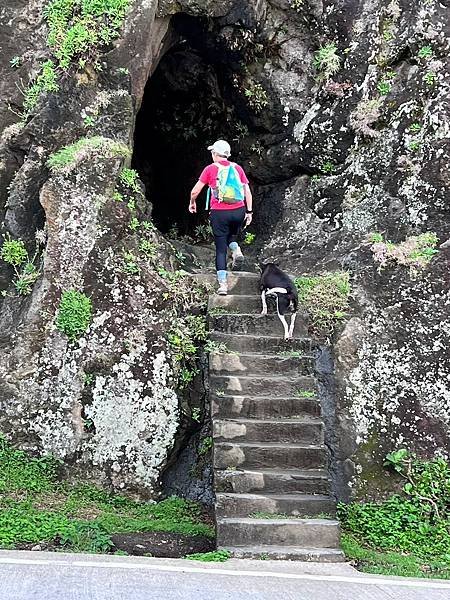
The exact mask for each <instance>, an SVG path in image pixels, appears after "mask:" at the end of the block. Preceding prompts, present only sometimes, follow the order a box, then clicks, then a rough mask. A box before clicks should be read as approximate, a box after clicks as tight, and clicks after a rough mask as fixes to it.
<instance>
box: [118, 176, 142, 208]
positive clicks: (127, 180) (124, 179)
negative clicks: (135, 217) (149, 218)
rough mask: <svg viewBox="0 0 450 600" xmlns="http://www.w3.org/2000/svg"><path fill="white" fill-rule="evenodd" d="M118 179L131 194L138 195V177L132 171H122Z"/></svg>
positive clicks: (139, 189)
mask: <svg viewBox="0 0 450 600" xmlns="http://www.w3.org/2000/svg"><path fill="white" fill-rule="evenodd" d="M119 179H120V182H121V183H123V185H125V186H126V187H128V188H129V189H130V190H131V191H132V192H135V193H136V194H138V193H139V192H140V191H141V188H140V187H139V175H138V172H137V171H135V170H134V169H122V172H121V173H120V176H119ZM130 210H131V208H130Z"/></svg>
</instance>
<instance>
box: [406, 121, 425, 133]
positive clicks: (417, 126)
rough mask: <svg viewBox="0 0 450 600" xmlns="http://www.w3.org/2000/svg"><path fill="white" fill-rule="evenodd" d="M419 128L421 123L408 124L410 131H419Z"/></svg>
mask: <svg viewBox="0 0 450 600" xmlns="http://www.w3.org/2000/svg"><path fill="white" fill-rule="evenodd" d="M421 129H422V125H421V124H420V123H411V125H410V126H409V131H410V132H411V133H419V131H420V130H421Z"/></svg>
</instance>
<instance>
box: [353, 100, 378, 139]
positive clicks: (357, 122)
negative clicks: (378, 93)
mask: <svg viewBox="0 0 450 600" xmlns="http://www.w3.org/2000/svg"><path fill="white" fill-rule="evenodd" d="M380 116H381V101H380V99H379V98H374V99H372V100H363V101H361V102H360V103H359V104H358V106H357V107H356V109H355V110H354V111H353V112H352V113H351V115H350V125H351V126H352V127H353V129H354V130H355V132H356V133H360V134H362V135H364V136H367V137H372V138H376V137H379V136H380V135H381V134H380V132H379V131H376V130H375V129H374V128H373V127H372V125H374V124H375V123H376V122H377V121H378V119H379V118H380Z"/></svg>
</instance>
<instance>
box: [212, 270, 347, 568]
mask: <svg viewBox="0 0 450 600" xmlns="http://www.w3.org/2000/svg"><path fill="white" fill-rule="evenodd" d="M260 302H261V301H260V298H259V294H258V277H257V275H255V274H252V273H243V272H241V273H234V274H232V275H231V276H230V277H229V295H228V296H217V295H212V296H211V297H210V299H209V321H210V329H211V330H212V334H211V338H212V339H213V340H215V341H216V342H217V345H218V346H217V347H218V351H217V352H215V353H211V355H210V393H211V407H212V408H211V410H212V423H213V440H214V479H215V492H216V521H217V541H218V546H219V547H220V548H227V549H229V550H230V551H231V552H232V553H233V555H234V556H237V557H255V558H270V559H285V558H289V559H297V560H314V561H341V560H343V554H342V552H341V551H340V549H339V524H338V522H337V521H336V520H335V519H334V518H333V517H334V513H335V501H334V499H333V498H332V497H331V495H330V482H329V477H328V470H327V453H326V448H325V446H324V431H323V430H324V424H323V421H322V419H321V409H320V403H319V400H318V398H317V395H316V382H315V379H314V376H313V358H312V351H311V341H310V340H309V339H308V338H307V330H306V327H305V324H304V323H302V321H301V319H299V318H298V319H297V322H296V329H295V334H294V338H295V339H294V340H293V341H291V342H288V343H287V342H285V341H284V340H283V338H282V326H281V323H280V321H279V319H278V317H277V315H276V314H275V315H268V316H266V317H262V316H260V315H259V312H260V310H261V304H260Z"/></svg>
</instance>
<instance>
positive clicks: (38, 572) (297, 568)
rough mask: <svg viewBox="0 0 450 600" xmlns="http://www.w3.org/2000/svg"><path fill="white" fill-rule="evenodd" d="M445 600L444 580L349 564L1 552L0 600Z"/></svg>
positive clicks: (448, 586)
mask: <svg viewBox="0 0 450 600" xmlns="http://www.w3.org/2000/svg"><path fill="white" fill-rule="evenodd" d="M175 599H179V600H250V599H252V600H253V599H255V600H256V599H257V600H274V599H275V600H393V599H395V600H449V599H450V582H449V583H446V582H443V581H438V580H424V579H420V580H419V579H403V578H395V577H388V578H386V577H382V576H376V575H373V576H372V575H371V576H365V575H362V574H361V573H358V572H356V571H355V570H354V569H353V568H352V567H350V566H349V565H345V564H340V565H318V564H312V563H289V562H272V561H247V560H241V561H238V560H230V561H228V562H226V563H221V564H217V563H215V564H202V563H197V562H193V561H186V560H163V559H152V558H148V559H146V558H136V557H116V556H112V557H111V556H87V555H73V554H50V553H37V552H7V551H0V600H175Z"/></svg>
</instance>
